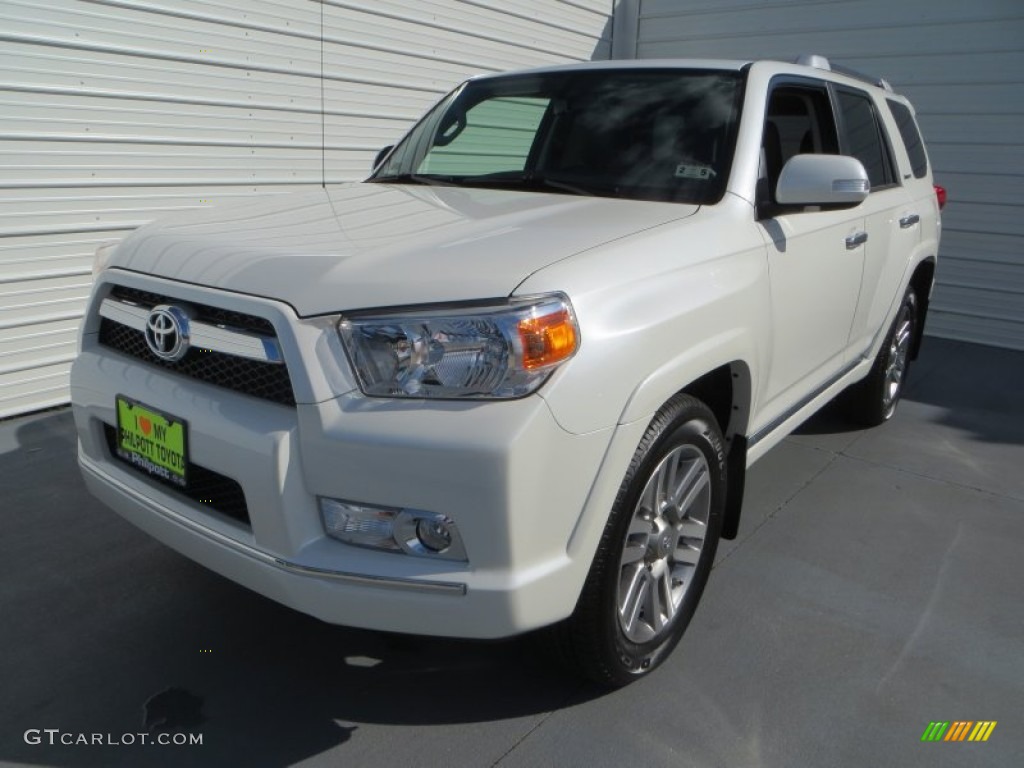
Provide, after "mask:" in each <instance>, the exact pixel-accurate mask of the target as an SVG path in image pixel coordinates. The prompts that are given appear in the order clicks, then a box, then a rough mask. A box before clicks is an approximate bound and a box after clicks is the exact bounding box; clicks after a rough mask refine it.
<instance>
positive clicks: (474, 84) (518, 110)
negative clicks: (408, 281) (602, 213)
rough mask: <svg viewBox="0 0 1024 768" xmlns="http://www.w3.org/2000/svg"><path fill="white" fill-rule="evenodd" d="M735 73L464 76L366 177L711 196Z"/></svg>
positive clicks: (730, 130) (725, 146) (724, 171)
mask: <svg viewBox="0 0 1024 768" xmlns="http://www.w3.org/2000/svg"><path fill="white" fill-rule="evenodd" d="M740 78H741V73H739V72H732V71H729V72H722V71H707V70H682V69H661V70H642V69H641V70H636V69H628V70H617V71H616V70H607V69H604V70H601V69H599V70H590V71H583V72H581V71H569V72H548V73H540V74H537V73H534V74H525V75H513V76H507V77H497V78H483V79H480V80H470V81H469V82H467V83H464V84H463V85H462V86H460V87H459V88H457V89H456V90H455V91H453V92H452V93H451V94H449V95H448V96H447V97H446V98H445V99H443V100H442V101H441V102H440V103H439V104H438V105H437V106H436V107H435V108H434V109H433V110H431V111H430V112H429V113H428V114H427V115H426V117H424V118H423V119H422V120H421V121H420V122H419V123H418V124H417V125H416V127H414V128H413V129H412V131H410V133H409V134H408V135H407V136H406V137H405V138H404V139H403V140H402V142H401V143H400V144H399V145H398V146H397V147H396V148H395V150H394V151H393V152H392V153H391V155H390V156H389V157H388V158H387V160H386V161H385V162H384V163H382V164H381V166H380V167H379V168H377V169H376V171H375V173H374V174H373V176H372V177H371V178H370V179H369V181H373V182H391V183H411V184H444V185H450V184H455V185H460V186H481V187H498V188H502V189H529V190H541V191H549V192H562V193H567V194H582V195H600V196H605V197H620V198H628V199H635V200H663V201H674V202H683V203H694V204H702V203H715V202H717V201H718V200H720V199H721V197H722V195H723V194H724V193H725V184H726V181H727V180H728V176H729V168H730V166H731V164H732V154H733V147H734V145H735V140H736V126H737V124H738V118H739V102H740V91H741V79H740Z"/></svg>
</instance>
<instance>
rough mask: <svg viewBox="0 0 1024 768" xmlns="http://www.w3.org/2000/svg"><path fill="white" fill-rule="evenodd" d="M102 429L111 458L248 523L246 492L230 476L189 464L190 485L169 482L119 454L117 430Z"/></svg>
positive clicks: (152, 480) (167, 486)
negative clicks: (182, 485)
mask: <svg viewBox="0 0 1024 768" xmlns="http://www.w3.org/2000/svg"><path fill="white" fill-rule="evenodd" d="M103 431H104V433H105V435H106V437H107V448H108V449H109V451H110V455H111V457H112V458H114V459H116V460H117V461H119V462H121V463H122V464H124V465H125V466H126V467H131V468H132V469H133V470H134V471H135V472H136V473H138V474H139V476H141V477H142V478H144V479H146V480H147V481H149V482H151V483H156V484H157V485H159V486H160V487H161V488H166V489H168V490H170V491H172V492H173V493H175V494H177V495H178V496H184V497H185V498H187V499H189V500H190V501H193V502H195V503H196V504H199V505H200V506H202V507H203V508H204V509H212V510H214V511H216V512H219V513H220V514H222V515H225V516H226V517H230V518H231V519H232V520H237V521H238V522H240V523H245V525H249V524H250V523H249V507H248V506H247V505H246V503H245V493H244V492H243V491H242V486H241V485H239V484H238V483H237V482H236V481H234V480H232V479H231V478H230V477H225V476H224V475H222V474H220V473H218V472H214V471H213V470H212V469H207V468H206V467H201V466H199V465H198V464H191V463H190V464H189V465H188V485H187V486H185V487H184V488H182V487H181V486H180V485H176V484H174V483H172V482H170V481H167V480H163V479H161V478H159V477H155V476H153V475H149V474H147V473H145V472H143V471H142V470H141V469H139V468H138V467H136V466H135V465H134V464H132V463H131V462H130V461H127V460H125V459H122V458H121V457H120V456H119V455H118V454H117V429H116V428H115V427H112V426H110V425H109V424H104V425H103Z"/></svg>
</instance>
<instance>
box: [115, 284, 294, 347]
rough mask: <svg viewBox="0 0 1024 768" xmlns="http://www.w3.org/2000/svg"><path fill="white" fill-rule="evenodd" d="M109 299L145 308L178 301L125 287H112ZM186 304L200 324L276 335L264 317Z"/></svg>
mask: <svg viewBox="0 0 1024 768" xmlns="http://www.w3.org/2000/svg"><path fill="white" fill-rule="evenodd" d="M110 297H111V298H112V299H120V300H121V301H130V302H132V303H133V304H138V305H139V306H140V307H147V308H150V307H155V306H156V305H157V304H174V303H175V302H176V301H179V300H178V299H172V298H170V297H169V296H161V295H160V294H159V293H152V292H151V291H140V290H139V289H138V288H129V287H128V286H125V285H115V286H113V287H112V288H111V289H110ZM187 303H188V305H189V306H190V307H191V308H192V309H193V310H195V313H196V316H195V319H196V320H198V321H200V322H203V323H210V324H211V325H224V326H227V327H228V328H235V329H237V330H239V331H251V332H253V333H262V334H264V335H265V336H275V335H276V333H275V331H274V325H273V324H272V323H271V322H270V321H269V320H267V319H266V318H265V317H257V316H256V315H246V314H244V313H242V312H235V311H233V310H230V309H221V308H220V307H211V306H208V305H206V304H196V303H195V302H192V301H190V302H187Z"/></svg>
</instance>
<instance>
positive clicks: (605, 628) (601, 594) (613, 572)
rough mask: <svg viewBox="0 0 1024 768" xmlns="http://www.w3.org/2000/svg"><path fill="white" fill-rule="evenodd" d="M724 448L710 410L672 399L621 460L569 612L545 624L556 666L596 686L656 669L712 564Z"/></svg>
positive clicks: (722, 490)
mask: <svg viewBox="0 0 1024 768" xmlns="http://www.w3.org/2000/svg"><path fill="white" fill-rule="evenodd" d="M725 466H726V465H725V448H724V441H723V439H722V434H721V431H720V430H719V428H718V424H717V422H716V421H715V417H714V416H713V415H712V413H711V411H710V410H709V409H708V408H707V406H705V405H704V404H703V403H701V402H700V401H698V400H696V399H695V398H693V397H690V396H689V395H676V396H675V397H674V398H672V400H670V401H669V402H668V403H666V405H665V406H664V407H663V408H662V409H661V411H659V412H658V414H657V415H656V416H655V418H654V420H653V421H652V422H651V425H650V426H649V427H648V429H647V432H646V433H645V434H644V438H643V440H641V441H640V445H639V447H638V448H637V450H636V453H635V454H634V456H633V460H632V461H631V462H630V465H629V469H628V471H627V472H626V476H625V478H624V479H623V481H622V485H621V486H620V488H619V492H618V495H617V496H616V500H615V504H614V506H613V508H612V513H611V516H610V517H609V520H608V523H607V525H606V526H605V530H604V533H603V535H602V537H601V542H600V545H599V546H598V550H597V554H596V555H595V557H594V561H593V563H592V565H591V569H590V573H589V575H588V577H587V581H586V584H585V586H584V589H583V594H582V595H581V597H580V600H579V603H578V604H577V607H576V611H575V612H574V613H573V615H572V616H571V617H570V618H569V619H568V620H567V621H566V622H564V623H563V624H562V625H559V626H558V627H555V628H554V632H555V635H556V640H557V642H558V644H559V646H560V649H561V651H562V654H561V655H562V657H563V659H564V660H566V661H568V662H570V663H571V664H573V665H574V666H576V667H577V668H578V670H579V671H580V672H582V673H583V674H584V675H586V676H587V677H590V678H591V679H593V680H596V681H598V682H601V683H604V684H610V685H625V684H627V683H630V682H632V681H633V680H636V679H638V678H640V677H642V676H644V675H646V674H647V673H649V672H650V671H651V670H653V669H654V668H655V667H657V666H658V665H659V664H660V663H661V662H662V661H663V660H664V659H665V658H666V657H667V656H668V654H669V653H670V652H671V651H672V649H673V648H674V647H675V646H676V644H677V643H678V642H679V639H680V638H681V637H682V635H683V632H684V630H685V629H686V626H687V625H688V624H689V622H690V619H691V618H692V616H693V614H694V611H696V609H697V603H698V602H699V601H700V597H701V593H702V592H703V591H704V585H705V584H706V583H707V580H708V575H709V574H710V572H711V565H712V562H713V561H714V557H715V550H716V549H717V547H718V539H719V535H720V533H721V527H722V510H723V507H724V502H725V487H726V483H725V481H726V475H725V473H726V469H725Z"/></svg>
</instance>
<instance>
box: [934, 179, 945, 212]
mask: <svg viewBox="0 0 1024 768" xmlns="http://www.w3.org/2000/svg"><path fill="white" fill-rule="evenodd" d="M932 186H933V187H935V197H936V199H938V201H939V210H940V211H941V210H942V209H943V208H945V207H946V188H945V187H940V186H939V185H938V184H933V185H932Z"/></svg>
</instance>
